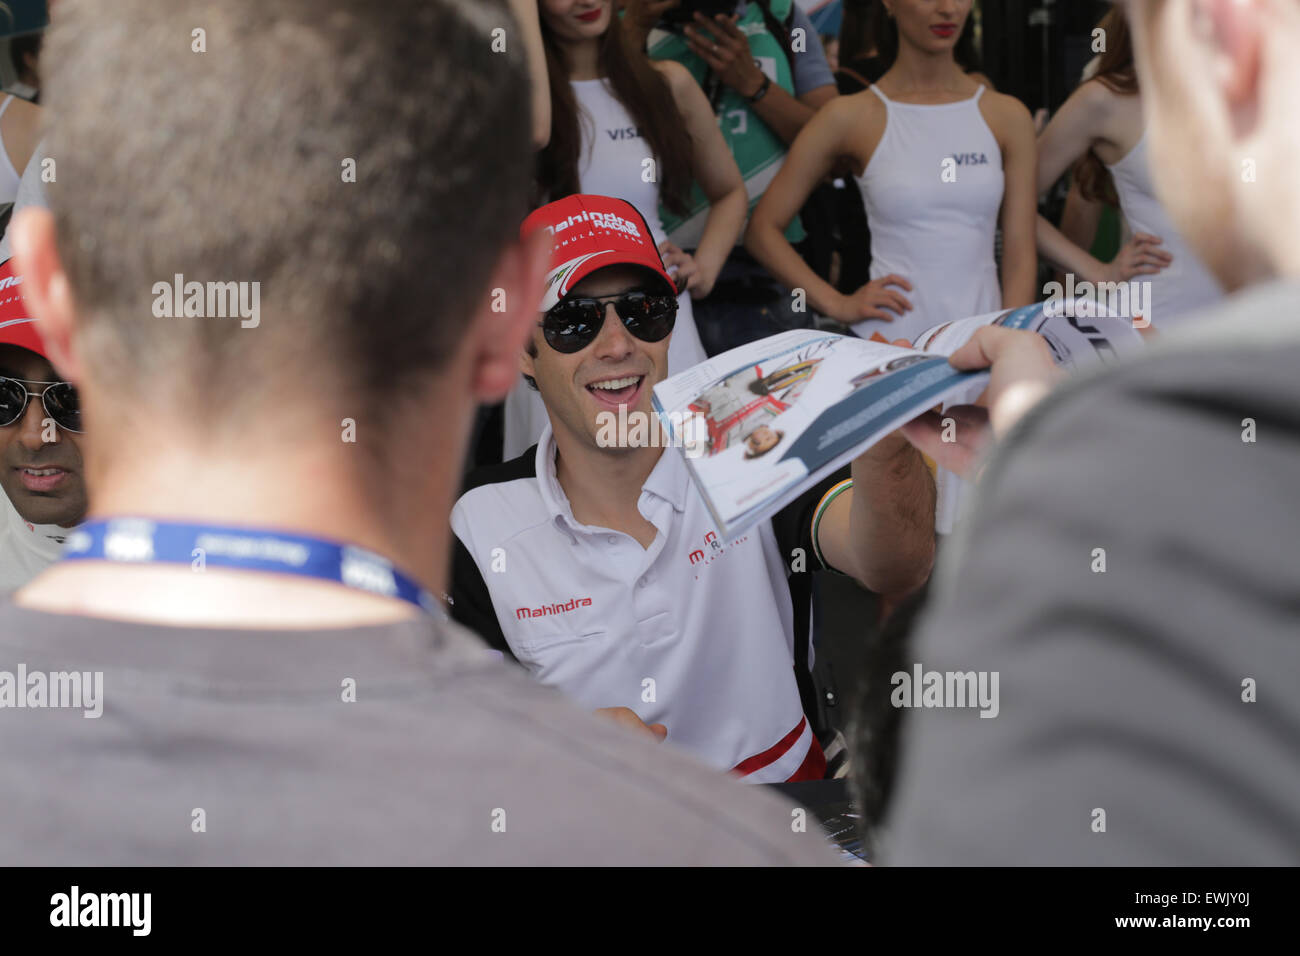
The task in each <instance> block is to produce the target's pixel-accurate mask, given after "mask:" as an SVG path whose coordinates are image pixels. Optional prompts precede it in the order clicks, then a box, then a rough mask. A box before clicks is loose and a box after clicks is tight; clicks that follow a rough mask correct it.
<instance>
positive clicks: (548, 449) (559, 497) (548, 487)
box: [535, 422, 691, 531]
mask: <svg viewBox="0 0 1300 956" xmlns="http://www.w3.org/2000/svg"><path fill="white" fill-rule="evenodd" d="M555 452H556V448H555V433H554V432H553V431H552V430H551V425H550V423H549V422H548V423H547V425H546V427H545V428H544V429H543V430H542V436H541V438H539V439H538V440H537V460H536V462H535V467H536V471H537V485H538V488H539V489H540V491H541V495H542V501H543V502H544V503H545V505H546V510H547V513H548V514H550V515H551V518H552V519H553V520H554V521H556V522H557V523H559V524H564V525H567V526H568V528H569V529H571V530H574V531H590V530H591V529H589V528H587V527H586V526H585V525H583V524H582V523H581V522H580V521H578V520H577V519H576V518H574V516H573V507H572V506H571V505H570V504H569V497H568V495H566V494H565V493H564V488H562V487H561V486H560V480H559V477H558V476H557V475H556V471H555ZM690 491H691V476H690V473H689V472H688V471H687V469H686V462H684V461H683V460H682V455H681V453H680V452H679V451H677V449H675V448H665V449H664V451H663V454H662V455H660V456H659V460H658V461H657V462H656V463H655V466H654V469H653V470H652V471H651V472H650V476H649V477H648V478H647V479H646V482H645V484H644V485H642V487H641V495H642V497H644V496H645V495H647V494H650V495H654V496H655V497H656V498H659V499H661V500H663V501H666V502H668V503H669V504H671V505H672V506H673V510H674V511H676V512H678V513H681V512H684V511H685V510H686V499H687V495H688V494H690ZM644 511H645V509H644V508H643V509H642V512H643V513H644Z"/></svg>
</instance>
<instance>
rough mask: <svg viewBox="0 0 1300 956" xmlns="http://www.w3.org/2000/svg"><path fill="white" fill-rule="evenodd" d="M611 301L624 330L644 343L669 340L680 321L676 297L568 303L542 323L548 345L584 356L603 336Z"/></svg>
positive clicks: (640, 295) (635, 295) (641, 295)
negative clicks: (601, 328)
mask: <svg viewBox="0 0 1300 956" xmlns="http://www.w3.org/2000/svg"><path fill="white" fill-rule="evenodd" d="M610 301H612V302H613V303H614V311H615V312H617V313H618V317H619V318H620V319H622V320H623V326H624V327H625V328H626V329H627V330H628V332H629V333H631V334H632V335H633V336H635V337H636V338H638V339H640V340H641V341H642V342H658V341H660V340H662V339H665V338H667V337H668V333H669V332H671V331H672V330H673V324H674V323H675V322H676V321H677V297H676V296H673V295H666V294H663V295H656V294H653V293H649V292H624V293H622V294H621V295H605V296H598V297H596V298H580V299H565V300H564V301H562V302H557V303H556V304H555V305H554V306H552V307H551V309H550V311H548V312H547V313H546V316H545V317H544V318H543V319H542V321H541V322H540V323H539V324H540V325H541V327H542V334H543V336H544V337H545V338H546V344H547V345H549V346H550V347H551V348H553V349H555V351H557V352H564V353H566V354H567V353H572V352H581V351H582V350H583V349H585V348H586V347H587V346H588V345H590V344H591V343H592V342H594V341H595V340H596V336H597V335H599V334H600V327H601V326H602V325H604V324H605V305H606V303H607V302H610Z"/></svg>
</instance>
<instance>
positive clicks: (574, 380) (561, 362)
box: [520, 266, 672, 451]
mask: <svg viewBox="0 0 1300 956" xmlns="http://www.w3.org/2000/svg"><path fill="white" fill-rule="evenodd" d="M659 291H660V290H659V289H658V288H657V287H655V286H652V285H651V284H649V283H648V282H647V279H646V273H645V272H643V271H642V270H640V269H637V268H636V267H632V266H611V267H609V268H607V269H601V270H599V271H597V272H594V273H592V274H591V275H589V276H587V277H586V278H585V279H583V280H582V281H581V282H579V283H578V284H577V285H575V286H574V287H573V289H572V290H571V291H570V295H569V296H567V297H566V298H574V297H584V296H586V297H593V298H594V297H601V296H617V295H622V294H624V293H627V292H653V293H658V292H659ZM539 320H540V316H539ZM671 340H672V336H671V335H669V336H667V337H666V338H664V339H661V340H660V341H658V342H643V341H642V340H640V339H638V338H636V337H635V336H633V335H632V334H631V333H630V332H628V330H627V328H626V326H624V325H623V320H622V319H620V318H619V317H618V313H617V312H615V311H614V303H613V301H612V300H611V301H608V302H606V303H605V321H604V322H603V323H602V324H601V326H600V332H599V333H598V334H597V335H596V338H595V339H593V340H592V342H591V344H590V345H588V346H587V347H586V348H584V349H582V350H581V351H579V352H573V353H569V354H565V353H563V352H557V351H555V349H553V348H551V347H550V346H549V345H548V344H547V343H546V338H545V336H544V334H543V332H542V330H541V328H540V327H539V328H537V329H535V330H534V333H533V347H534V348H535V349H536V351H537V355H536V357H533V356H530V355H528V354H524V355H523V356H522V357H521V359H520V363H521V364H520V367H521V369H522V370H523V372H524V374H526V375H531V376H532V377H533V379H534V380H536V382H537V388H538V391H540V392H541V395H542V400H543V401H544V402H545V403H546V409H547V412H548V413H549V414H550V417H551V427H552V428H553V429H555V430H556V431H557V432H558V431H560V430H561V429H564V430H565V431H567V432H568V433H569V434H571V435H573V436H574V437H576V438H578V439H579V440H580V441H582V442H584V443H585V444H588V445H591V446H596V447H600V444H599V443H598V442H597V440H596V436H597V434H598V433H599V432H600V430H601V421H602V420H603V419H602V418H601V417H600V416H601V415H602V413H604V414H605V415H611V414H612V415H614V416H617V415H618V414H619V409H620V408H621V407H626V409H627V414H628V417H629V421H632V420H635V416H634V415H633V413H634V412H638V413H640V414H642V415H645V416H646V420H647V422H649V423H654V422H656V421H657V419H656V418H655V417H654V415H653V405H652V403H651V389H652V388H654V386H655V384H656V383H658V382H660V381H662V380H663V378H664V377H665V375H666V373H667V369H668V343H669V342H670V341H671ZM610 385H619V386H621V387H619V388H610V387H609V386H610ZM651 427H654V426H653V424H651ZM647 435H648V432H647ZM610 450H611V451H614V450H615V448H613V447H611V448H610Z"/></svg>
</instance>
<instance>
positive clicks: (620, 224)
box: [519, 193, 677, 312]
mask: <svg viewBox="0 0 1300 956" xmlns="http://www.w3.org/2000/svg"><path fill="white" fill-rule="evenodd" d="M539 229H545V230H547V231H548V232H550V234H551V238H552V240H553V244H552V246H551V267H550V270H549V271H548V272H547V274H546V291H545V292H544V293H543V294H542V304H541V307H540V309H539V311H541V312H546V311H547V310H549V309H550V308H551V307H552V306H553V305H555V303H557V302H559V301H560V300H561V299H563V298H564V297H565V296H566V295H568V294H569V290H570V289H571V288H573V286H575V285H577V284H578V283H579V282H581V281H582V280H583V279H585V278H586V277H587V276H589V275H591V274H592V273H593V272H595V271H596V270H597V269H604V268H605V267H606V266H614V265H632V266H642V267H643V268H646V269H649V270H650V271H651V272H653V273H654V274H655V275H656V276H657V277H658V278H659V279H661V280H662V281H663V284H664V287H665V291H667V292H670V293H671V294H673V295H676V294H677V284H676V283H675V282H673V280H672V277H671V276H669V275H668V272H667V270H666V269H664V261H663V259H662V258H661V257H660V255H659V249H658V247H656V246H655V241H654V236H653V235H652V234H651V232H650V227H649V226H648V225H646V221H645V217H644V216H642V215H641V213H639V212H638V211H637V208H636V206H633V205H632V204H631V203H630V202H626V201H625V200H622V199H614V198H612V197H610V196H592V195H583V194H581V193H579V194H576V195H573V196H565V197H564V198H563V199H557V200H556V201H555V202H553V203H549V204H547V205H545V206H542V207H541V208H540V209H535V210H534V211H533V212H532V214H531V215H529V217H528V218H527V219H525V220H524V224H523V225H522V226H520V227H519V235H520V238H523V239H527V238H528V237H529V236H531V235H532V234H533V233H535V232H537V231H538V230H539Z"/></svg>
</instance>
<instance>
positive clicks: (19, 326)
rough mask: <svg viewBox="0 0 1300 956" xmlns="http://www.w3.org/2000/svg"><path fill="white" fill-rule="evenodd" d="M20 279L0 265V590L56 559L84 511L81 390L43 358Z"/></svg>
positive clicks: (20, 582) (9, 266) (26, 578)
mask: <svg viewBox="0 0 1300 956" xmlns="http://www.w3.org/2000/svg"><path fill="white" fill-rule="evenodd" d="M21 284H22V276H20V275H14V272H13V268H12V264H11V263H8V262H6V263H5V264H4V265H3V266H0V489H3V491H4V494H3V495H0V592H3V591H11V590H13V589H14V588H17V587H20V586H21V585H23V584H25V583H27V581H29V580H30V579H31V578H33V577H35V576H36V574H38V573H39V572H40V571H42V570H44V569H45V568H46V567H48V566H49V565H50V564H52V563H53V562H54V560H55V559H56V558H57V557H58V556H59V549H60V548H61V547H62V545H63V539H64V538H65V537H66V535H67V529H69V528H72V527H74V526H76V525H77V524H79V523H80V522H81V520H82V518H84V517H85V515H86V485H85V481H84V480H83V477H82V467H81V451H80V449H79V447H78V445H77V437H76V436H77V434H79V433H80V429H81V415H80V412H79V410H78V406H77V393H76V390H75V389H73V387H72V386H71V385H69V384H68V383H67V382H62V381H59V376H58V374H57V373H56V372H55V371H54V366H52V365H51V364H50V361H49V359H48V358H46V356H45V346H44V345H43V344H42V342H41V337H40V335H39V334H38V333H37V331H36V321H35V320H34V319H32V318H31V317H30V316H29V315H28V313H27V309H26V307H25V306H24V305H23V299H22V294H21V293H20V291H19V290H20V288H21Z"/></svg>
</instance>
